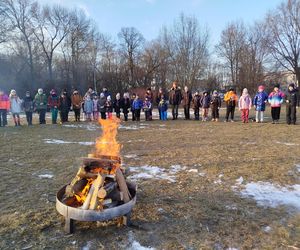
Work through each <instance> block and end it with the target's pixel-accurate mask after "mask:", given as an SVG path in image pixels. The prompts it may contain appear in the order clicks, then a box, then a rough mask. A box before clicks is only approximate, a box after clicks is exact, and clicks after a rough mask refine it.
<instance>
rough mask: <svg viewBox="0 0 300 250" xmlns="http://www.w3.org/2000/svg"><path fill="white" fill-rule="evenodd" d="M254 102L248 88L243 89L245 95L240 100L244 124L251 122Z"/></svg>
mask: <svg viewBox="0 0 300 250" xmlns="http://www.w3.org/2000/svg"><path fill="white" fill-rule="evenodd" d="M251 105H252V101H251V97H250V95H249V94H248V90H247V89H246V88H244V89H243V93H242V95H241V97H240V99H239V110H240V111H241V117H242V121H243V123H248V122H249V110H250V109H251Z"/></svg>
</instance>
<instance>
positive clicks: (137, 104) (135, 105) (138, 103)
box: [132, 99, 143, 110]
mask: <svg viewBox="0 0 300 250" xmlns="http://www.w3.org/2000/svg"><path fill="white" fill-rule="evenodd" d="M142 107H143V101H142V100H141V99H137V100H133V102H132V110H137V109H142Z"/></svg>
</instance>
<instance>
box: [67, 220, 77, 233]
mask: <svg viewBox="0 0 300 250" xmlns="http://www.w3.org/2000/svg"><path fill="white" fill-rule="evenodd" d="M74 227H75V225H74V220H73V219H71V218H69V217H66V223H65V231H66V233H67V234H72V233H73V232H74Z"/></svg>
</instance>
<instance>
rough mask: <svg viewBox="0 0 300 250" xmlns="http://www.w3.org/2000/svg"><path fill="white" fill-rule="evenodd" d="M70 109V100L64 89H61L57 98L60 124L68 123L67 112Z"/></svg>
mask: <svg viewBox="0 0 300 250" xmlns="http://www.w3.org/2000/svg"><path fill="white" fill-rule="evenodd" d="M70 108H71V98H70V97H69V95H68V92H67V90H66V89H63V91H62V92H61V95H60V97H59V113H60V120H61V123H65V122H68V121H69V112H70Z"/></svg>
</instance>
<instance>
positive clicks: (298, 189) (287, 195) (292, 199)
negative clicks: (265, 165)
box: [233, 177, 300, 211]
mask: <svg viewBox="0 0 300 250" xmlns="http://www.w3.org/2000/svg"><path fill="white" fill-rule="evenodd" d="M240 178H241V177H240ZM240 178H239V179H240ZM239 179H238V180H239ZM237 184H239V183H237ZM235 188H236V186H233V189H234V190H236V189H235ZM240 194H241V196H242V197H244V198H253V199H254V200H256V202H257V204H258V205H260V206H267V207H277V206H280V205H285V206H289V207H293V208H296V209H297V210H299V211H300V185H298V184H295V185H292V186H286V187H282V186H279V185H274V184H273V183H270V182H262V181H260V182H250V183H247V184H246V185H244V186H243V189H242V190H241V191H240Z"/></svg>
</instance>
